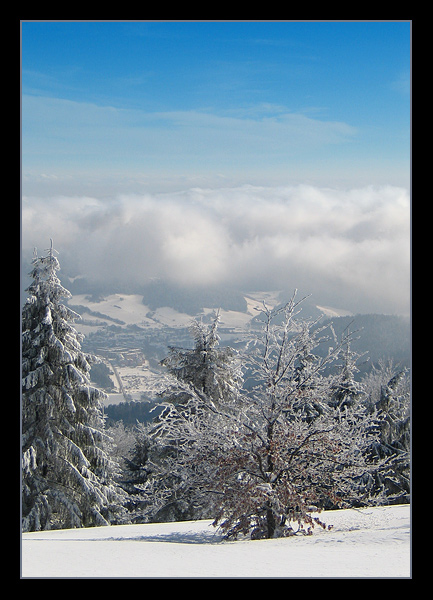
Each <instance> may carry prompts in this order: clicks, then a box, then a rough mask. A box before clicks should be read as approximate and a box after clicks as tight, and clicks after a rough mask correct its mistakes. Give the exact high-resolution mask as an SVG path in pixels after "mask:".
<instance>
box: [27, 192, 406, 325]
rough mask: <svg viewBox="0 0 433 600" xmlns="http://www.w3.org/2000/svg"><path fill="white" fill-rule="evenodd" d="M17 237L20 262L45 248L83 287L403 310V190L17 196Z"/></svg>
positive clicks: (404, 226) (404, 216)
mask: <svg viewBox="0 0 433 600" xmlns="http://www.w3.org/2000/svg"><path fill="white" fill-rule="evenodd" d="M22 237H23V252H24V256H30V255H31V251H32V249H33V247H34V246H38V247H39V248H40V249H41V250H42V249H44V248H46V247H48V244H49V239H50V238H53V239H54V245H55V247H56V248H57V249H58V250H59V252H60V261H61V264H62V265H63V266H64V269H67V270H68V272H69V273H70V274H71V275H76V274H84V273H85V274H87V275H88V276H89V277H91V278H93V279H95V280H101V279H102V280H105V279H117V280H118V281H123V282H135V283H136V284H140V282H145V281H147V280H148V278H149V277H164V278H168V279H170V280H173V281H177V282H180V283H183V284H185V285H187V284H189V283H190V284H197V283H200V282H201V283H203V284H204V285H210V284H212V283H215V284H220V285H222V286H223V285H230V286H237V287H238V288H243V289H248V288H250V289H254V288H255V289H260V288H266V287H267V288H273V289H288V290H290V289H293V288H294V287H297V288H300V289H302V290H304V291H306V292H307V293H313V294H314V296H315V297H316V298H317V302H318V303H319V304H320V303H323V304H328V305H332V304H333V305H334V306H339V307H346V308H348V309H349V310H352V311H354V312H356V311H359V312H366V311H382V312H406V313H407V312H408V311H409V293H410V290H409V272H410V208H409V195H408V192H407V191H406V190H405V189H403V188H396V187H390V186H388V187H386V186H385V187H380V188H375V187H366V188H360V189H351V190H347V191H342V190H333V189H329V188H317V187H312V186H306V185H300V186H293V187H274V188H265V187H255V186H241V187H237V188H235V187H234V188H226V189H201V188H195V189H190V190H188V191H184V192H179V193H167V194H159V195H157V194H153V195H150V194H148V195H143V196H138V195H135V196H121V197H120V196H119V197H118V198H117V199H115V200H110V201H109V200H101V199H97V198H89V197H70V198H66V197H60V196H59V197H54V198H51V199H42V198H36V197H32V198H30V197H27V198H25V199H24V201H23V213H22ZM72 271H74V273H73V272H72Z"/></svg>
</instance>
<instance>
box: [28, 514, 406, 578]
mask: <svg viewBox="0 0 433 600" xmlns="http://www.w3.org/2000/svg"><path fill="white" fill-rule="evenodd" d="M410 514H411V513H410V506H409V505H401V506H388V507H374V508H366V509H362V510H354V509H350V510H341V511H327V512H324V513H321V519H322V520H324V521H325V522H326V523H327V524H332V525H333V528H332V529H331V530H330V531H328V530H326V531H324V530H323V529H322V528H320V527H317V526H316V528H315V530H314V534H313V535H312V536H305V537H304V536H299V537H298V536H295V537H291V538H284V539H276V540H256V541H249V540H245V541H236V542H235V541H230V542H228V541H223V540H222V539H221V536H220V534H219V532H218V530H216V529H215V528H214V527H212V525H211V521H185V522H181V523H162V524H146V525H117V526H111V527H95V528H90V529H69V530H59V531H45V532H33V533H25V534H23V536H22V577H23V578H38V577H43V578H55V577H57V578H80V577H83V578H92V577H96V578H120V579H123V578H182V577H184V578H247V579H252V578H271V577H288V578H344V577H346V578H380V577H389V578H408V577H411V544H410V522H411V519H410Z"/></svg>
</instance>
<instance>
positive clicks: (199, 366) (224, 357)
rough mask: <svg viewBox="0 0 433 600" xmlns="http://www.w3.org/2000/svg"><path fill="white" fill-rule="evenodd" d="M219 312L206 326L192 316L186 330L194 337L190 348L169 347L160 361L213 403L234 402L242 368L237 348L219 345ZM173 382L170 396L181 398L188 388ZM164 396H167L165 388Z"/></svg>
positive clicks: (177, 400) (178, 378)
mask: <svg viewBox="0 0 433 600" xmlns="http://www.w3.org/2000/svg"><path fill="white" fill-rule="evenodd" d="M219 323H220V316H219V312H217V313H216V314H215V317H214V319H213V321H212V323H211V324H210V325H209V326H207V325H205V324H204V323H203V322H202V321H201V320H197V319H194V320H193V321H192V323H191V325H190V328H189V331H190V334H191V336H192V337H193V339H194V342H195V345H194V348H193V349H185V348H177V347H174V346H170V347H169V355H168V356H167V358H165V359H164V360H163V361H162V365H163V366H165V367H167V369H168V372H169V373H170V374H171V375H172V376H173V377H174V378H175V379H176V380H177V382H182V383H184V384H186V385H187V386H191V387H192V388H193V389H194V390H195V391H197V392H199V393H202V394H205V395H206V396H207V397H208V398H209V399H212V401H213V402H214V403H215V404H216V405H220V404H227V403H231V402H235V401H236V398H237V395H238V393H239V390H240V388H241V387H242V372H241V368H240V362H239V358H238V354H237V353H236V351H235V350H234V349H233V348H231V347H229V346H227V347H225V348H221V347H219V342H220V337H219V335H218V326H219ZM178 387H179V386H176V385H174V387H173V388H172V390H173V392H174V396H173V397H172V400H173V401H175V402H181V401H182V398H183V400H185V399H186V397H187V396H188V392H187V391H185V386H183V391H180V390H179V389H177V390H176V388H178ZM164 396H165V398H166V399H167V398H169V394H168V393H167V391H166V392H165V394H164Z"/></svg>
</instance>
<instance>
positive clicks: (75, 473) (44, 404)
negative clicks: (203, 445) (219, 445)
mask: <svg viewBox="0 0 433 600" xmlns="http://www.w3.org/2000/svg"><path fill="white" fill-rule="evenodd" d="M55 254H56V251H55V250H54V249H53V247H52V243H51V248H50V249H49V250H48V251H47V253H46V255H45V256H41V257H38V256H37V255H36V253H35V255H34V257H33V261H32V271H31V273H30V275H31V277H32V279H33V282H32V284H31V285H30V286H29V288H28V290H27V291H28V293H29V297H28V299H27V301H26V302H25V304H24V307H23V310H22V377H23V379H22V451H23V461H22V464H23V468H22V527H23V530H24V531H35V530H44V529H62V528H71V527H90V526H96V525H107V524H110V523H111V522H116V519H121V515H122V508H121V505H122V502H123V494H122V493H121V490H120V489H119V488H118V487H117V485H116V484H115V480H114V478H115V473H116V465H115V464H114V463H113V462H112V461H111V460H110V458H109V455H108V452H107V449H108V447H109V443H110V440H109V438H108V436H107V435H106V433H105V432H104V421H103V413H102V404H101V401H102V399H103V397H104V394H103V393H102V392H101V391H99V390H98V389H96V388H94V387H92V386H91V385H90V380H89V371H90V357H89V356H87V355H85V354H84V353H83V352H82V351H81V341H82V338H81V337H80V335H79V334H78V333H77V331H76V330H75V329H74V327H73V326H72V325H71V323H72V322H73V321H74V320H76V319H77V318H78V317H79V315H77V314H76V313H75V312H73V311H72V310H71V309H70V308H68V307H67V306H66V305H65V304H64V303H63V299H67V298H69V297H70V296H71V294H70V293H69V292H68V291H67V290H66V289H65V288H64V287H63V286H62V285H61V283H60V280H59V278H58V277H57V274H56V273H57V271H58V270H59V269H60V265H59V261H58V259H57V257H56V256H55Z"/></svg>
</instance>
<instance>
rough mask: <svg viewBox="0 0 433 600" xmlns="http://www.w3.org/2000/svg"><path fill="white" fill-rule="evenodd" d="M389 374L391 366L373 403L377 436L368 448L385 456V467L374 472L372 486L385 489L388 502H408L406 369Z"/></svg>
mask: <svg viewBox="0 0 433 600" xmlns="http://www.w3.org/2000/svg"><path fill="white" fill-rule="evenodd" d="M384 372H385V369H384V368H383V369H382V374H383V373H384ZM391 373H392V368H391V371H388V376H387V381H386V383H384V384H382V385H380V393H379V399H378V400H376V402H375V405H374V408H375V410H377V411H378V412H379V414H380V415H381V417H382V418H381V420H380V423H379V425H378V430H379V439H378V440H376V441H375V443H374V444H373V445H372V447H371V448H370V455H371V456H373V457H377V456H378V457H380V458H382V459H385V464H384V467H383V468H382V469H380V470H379V471H378V472H376V473H375V476H374V482H375V486H376V487H377V488H383V489H384V490H385V493H386V496H387V500H388V502H389V503H390V504H399V503H408V502H409V501H410V454H411V433H410V429H411V418H410V391H409V381H408V374H407V372H406V370H404V369H403V370H401V371H397V372H394V373H392V374H391ZM388 378H389V380H388Z"/></svg>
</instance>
